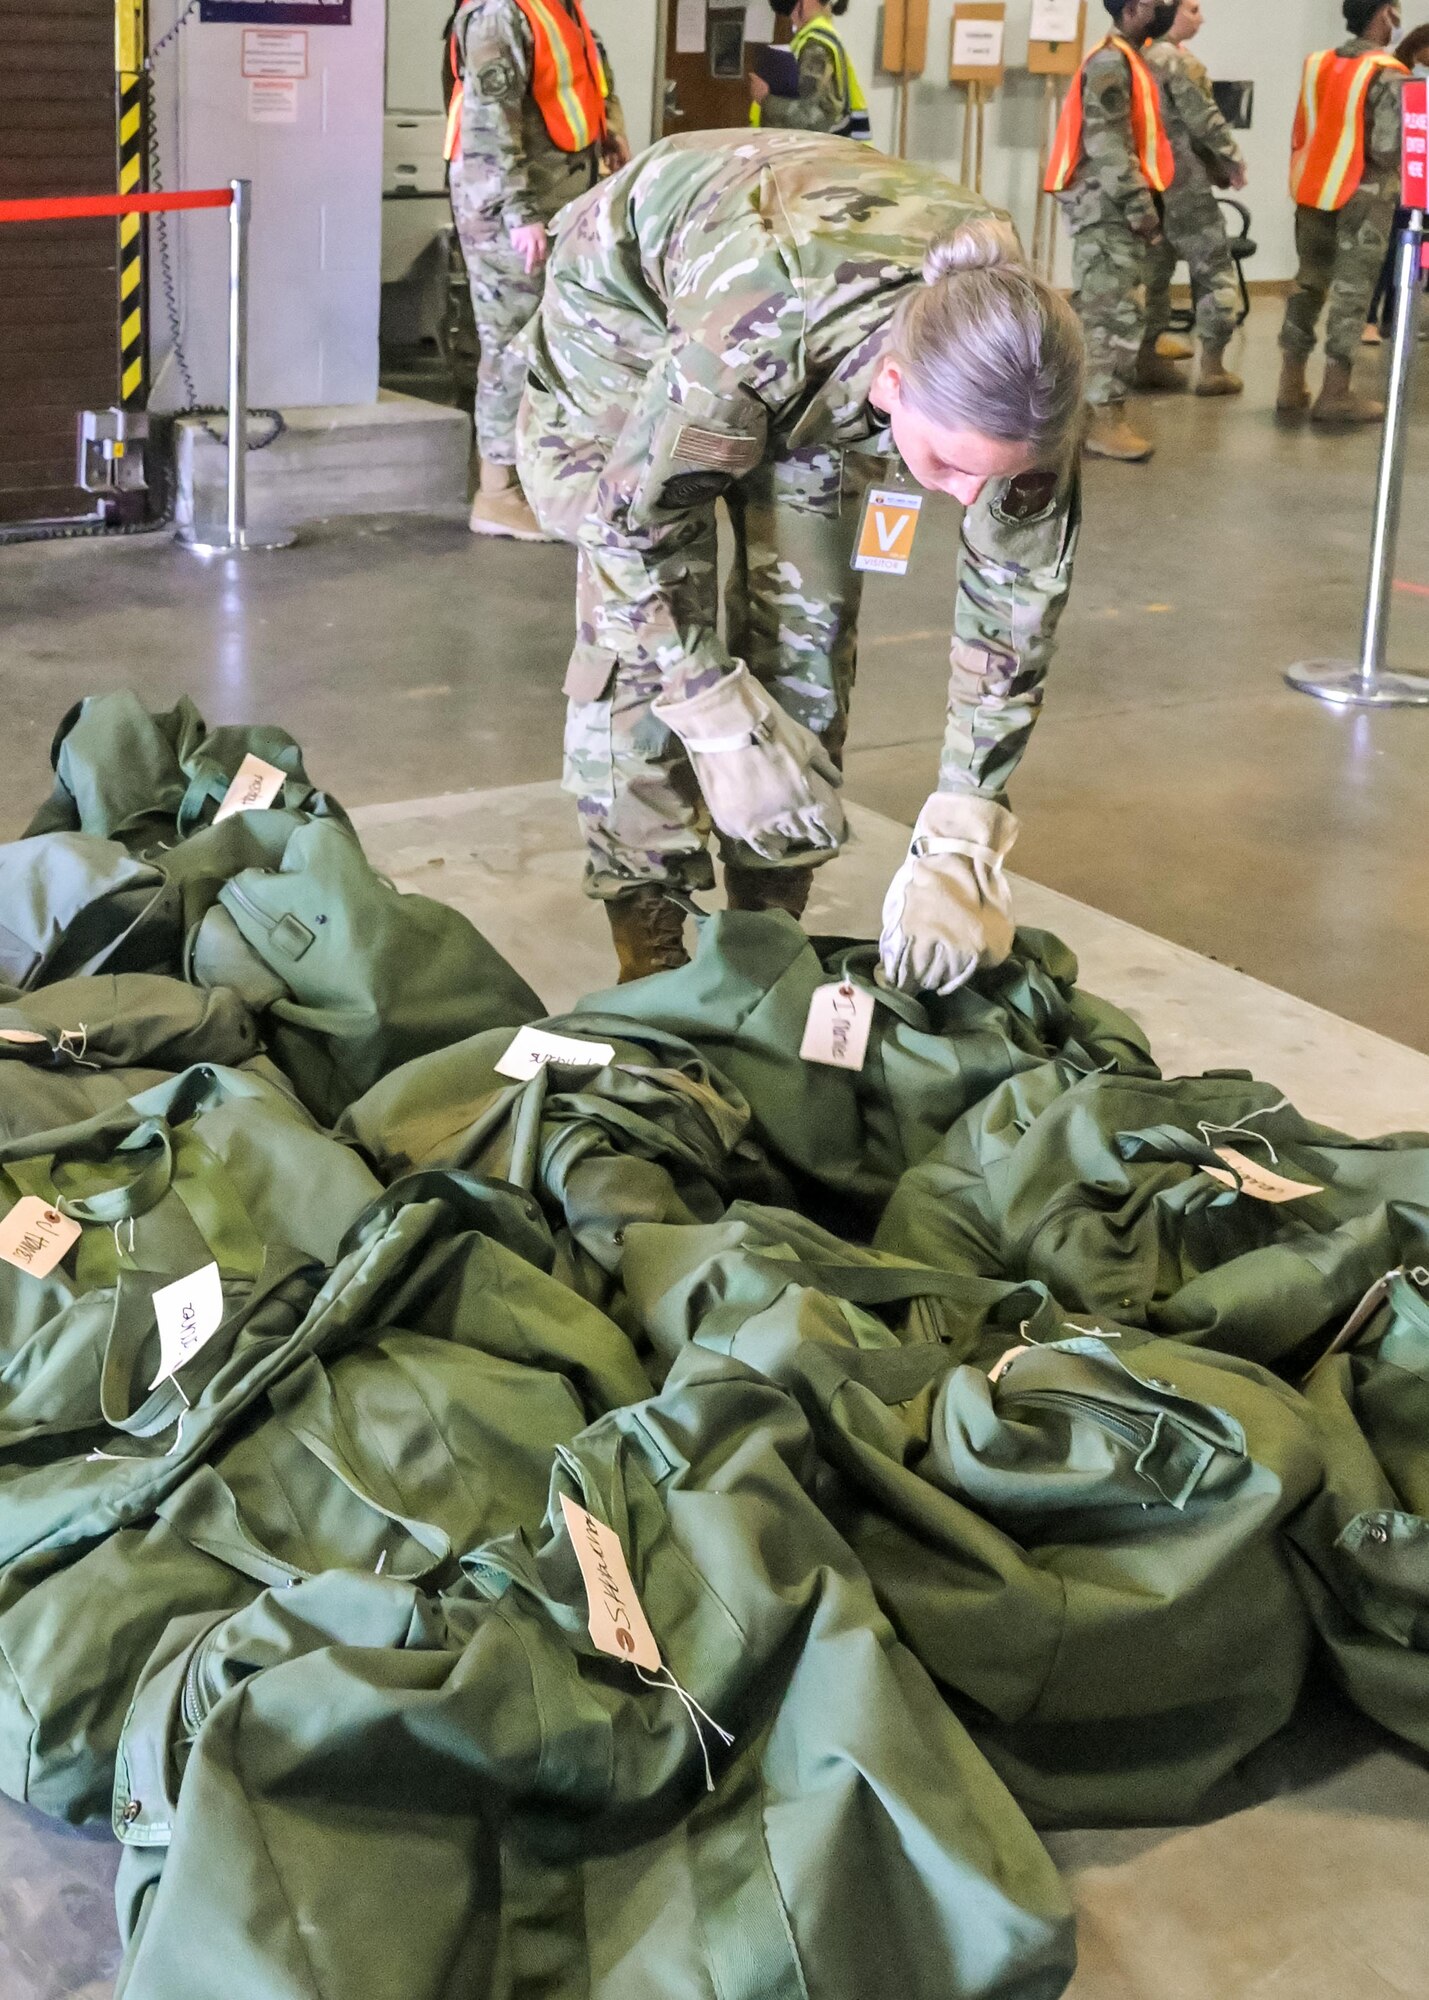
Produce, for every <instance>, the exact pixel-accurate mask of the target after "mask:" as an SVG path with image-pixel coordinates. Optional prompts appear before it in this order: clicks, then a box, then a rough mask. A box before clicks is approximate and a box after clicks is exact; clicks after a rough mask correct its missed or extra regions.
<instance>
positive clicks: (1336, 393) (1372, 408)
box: [1310, 361, 1384, 424]
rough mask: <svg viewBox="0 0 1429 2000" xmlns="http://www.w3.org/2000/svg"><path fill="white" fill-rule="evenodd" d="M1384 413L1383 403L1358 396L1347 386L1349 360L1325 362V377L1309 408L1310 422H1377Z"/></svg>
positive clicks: (1348, 384) (1348, 382)
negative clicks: (1312, 406)
mask: <svg viewBox="0 0 1429 2000" xmlns="http://www.w3.org/2000/svg"><path fill="white" fill-rule="evenodd" d="M1383 416H1384V404H1383V403H1374V402H1371V401H1370V399H1369V397H1368V396H1357V395H1356V394H1355V392H1354V390H1353V389H1352V388H1351V387H1350V364H1349V362H1348V361H1327V362H1326V363H1325V380H1324V383H1323V385H1322V386H1321V389H1320V393H1319V395H1318V396H1317V397H1316V398H1315V406H1314V408H1313V409H1312V410H1311V412H1310V421H1311V423H1312V424H1377V423H1379V422H1380V421H1381V420H1382V419H1383Z"/></svg>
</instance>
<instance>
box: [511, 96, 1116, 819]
mask: <svg viewBox="0 0 1429 2000" xmlns="http://www.w3.org/2000/svg"><path fill="white" fill-rule="evenodd" d="M992 212H994V211H992V210H991V209H990V207H989V204H988V203H987V202H985V201H984V200H983V199H982V197H981V196H979V195H975V194H971V193H969V192H968V191H967V190H966V189H963V188H958V187H955V186H954V185H953V184H952V182H950V181H948V180H945V179H944V178H943V176H942V175H941V174H939V173H937V172H935V171H934V169H933V168H931V167H927V166H923V165H920V164H915V163H913V162H910V161H900V160H891V159H886V158H884V157H882V156H881V155H879V154H877V153H871V152H870V151H869V149H868V148H867V147H866V146H864V145H862V144H860V143H859V142H858V141H857V140H851V139H839V138H834V137H832V136H828V135H824V134H817V135H816V134H812V133H807V134H806V133H793V132H783V133H781V132H760V133H754V134H750V135H748V136H747V137H744V138H737V139H732V138H731V137H730V136H729V134H727V133H721V132H696V133H691V134H689V135H688V136H686V137H682V138H679V139H667V140H663V141H661V143H660V144H658V145H656V146H654V147H652V148H651V149H650V151H649V152H647V153H644V154H642V155H641V157H640V158H639V159H638V160H636V161H634V162H633V163H632V164H631V165H630V166H629V167H627V168H626V169H625V171H624V172H623V173H621V174H618V175H617V176H616V177H615V178H614V179H612V180H609V181H606V182H605V183H603V184H602V186H601V187H599V188H598V189H596V190H594V191H593V192H592V193H591V194H589V195H587V196H586V197H585V198H584V199H583V200H581V201H579V202H577V203H575V204H574V205H573V206H572V207H571V208H570V209H568V210H567V211H566V213H565V215H564V216H563V217H562V218H561V223H560V227H559V231H558V234H557V238H556V242H555V244H554V247H553V250H552V256H551V261H550V265H549V268H548V272H547V284H546V293H545V300H544V303H543V306H542V309H541V312H540V314H539V315H538V317H537V319H536V320H534V321H533V322H532V324H531V326H530V328H529V329H528V330H527V334H526V335H525V340H526V342H527V349H528V355H529V359H530V363H531V368H532V372H533V375H534V377H535V379H536V380H537V381H538V382H539V383H541V384H542V385H543V386H544V387H545V388H546V389H547V390H548V391H549V392H550V396H551V398H552V399H553V401H554V405H555V407H556V408H557V409H558V410H559V412H560V430H561V434H562V435H563V436H564V437H567V438H571V439H577V440H589V441H590V442H591V445H592V447H593V448H596V449H598V450H599V453H600V456H601V459H602V462H603V471H602V475H601V478H600V480H599V485H598V487H597V489H596V497H595V502H594V505H593V507H592V509H591V511H590V513H589V515H588V516H587V518H586V520H585V523H584V525H583V527H582V529H581V532H580V536H579V539H580V543H581V546H582V547H583V548H586V549H588V550H589V551H590V552H591V554H592V557H593V560H594V561H595V563H596V565H597V567H598V568H599V569H600V571H601V573H602V574H603V575H604V576H606V577H607V578H609V579H612V580H618V583H619V596H620V599H621V609H620V610H619V612H618V614H615V613H613V614H612V616H618V617H619V618H621V619H625V620H635V621H637V622H638V624H639V626H640V630H641V633H642V636H643V637H644V639H645V641H646V643H647V644H650V645H653V647H654V649H655V651H656V652H657V654H658V655H659V657H660V659H661V669H662V672H666V673H667V675H669V676H678V677H679V678H680V679H681V680H683V681H684V682H685V683H686V685H688V684H689V681H690V680H691V679H692V678H694V677H695V676H696V675H700V676H702V675H703V673H704V672H705V670H712V671H714V672H728V671H729V669H730V667H731V665H732V661H731V659H730V656H729V654H728V653H727V652H726V651H725V649H724V646H723V644H722V642H721V640H720V639H719V637H718V635H717V633H716V631H715V630H714V629H713V625H712V623H705V622H701V623H700V624H699V625H698V628H697V629H690V626H689V624H688V622H684V623H682V621H681V617H680V610H679V607H680V604H681V603H683V602H684V601H685V600H684V596H683V595H682V592H681V590H680V589H679V588H678V587H677V586H678V584H679V583H680V581H681V580H682V579H683V576H684V573H685V559H684V550H685V547H686V546H687V544H688V540H689V523H690V517H691V515H692V514H694V513H697V512H699V511H702V510H703V511H706V512H707V510H708V509H709V508H710V507H711V506H712V505H713V502H714V500H715V498H716V497H717V496H718V494H719V493H720V492H721V491H722V490H723V489H724V488H725V487H727V486H728V485H729V484H730V483H731V482H732V481H733V480H734V479H735V478H737V477H739V476H740V474H742V473H744V472H748V471H751V470H753V468H754V467H755V466H756V465H758V464H760V463H761V462H763V461H765V460H767V459H779V458H782V457H784V456H785V455H786V454H788V453H790V452H792V451H796V450H798V449H800V448H802V447H806V446H807V447H816V446H817V447H820V448H824V449H831V450H834V451H841V452H843V453H859V454H871V455H873V456H874V457H877V456H887V455H888V454H889V453H890V452H891V449H892V441H891V438H890V436H889V433H888V429H887V420H886V418H885V417H884V416H883V414H882V413H881V412H880V411H878V410H875V409H874V408H872V407H871V405H870V403H869V400H868V392H869V388H870V386H871V383H872V379H873V375H874V372H875V370H876V368H877V365H878V362H879V360H880V358H881V356H882V354H883V351H884V348H885V345H886V342H887V338H888V331H889V323H890V321H891V320H892V318H893V315H894V313H895V311H896V309H897V307H898V305H899V302H900V301H901V300H902V299H903V298H905V297H906V296H907V295H908V294H909V292H911V291H912V290H913V289H914V288H915V287H916V286H918V285H919V284H921V283H922V277H921V267H922V262H923V258H924V255H925V253H926V250H927V247H928V245H929V243H930V242H931V240H932V239H933V238H934V237H935V236H938V235H940V234H942V233H943V232H944V231H946V230H948V229H951V228H953V227H955V226H956V225H957V224H958V223H961V222H964V221H967V220H969V219H971V218H973V217H975V216H982V215H987V214H989V213H992ZM1078 518H1079V489H1078V480H1077V474H1076V470H1075V468H1074V466H1070V465H1069V466H1068V467H1067V468H1064V469H1059V470H1058V471H1055V472H1053V473H1051V474H1048V475H1040V474H1039V475H1035V476H1034V477H1033V478H1031V479H1030V480H1020V481H1007V480H1001V481H995V482H993V483H991V484H990V485H989V486H988V487H987V488H986V489H985V490H984V493H983V495H982V497H981V499H980V500H979V501H978V503H977V505H976V506H975V507H973V508H971V509H969V510H968V512H967V514H966V516H965V518H964V523H963V560H962V565H961V568H960V572H959V582H958V595H957V604H956V610H955V618H954V627H955V639H954V647H953V652H954V676H953V688H952V690H951V693H950V733H949V742H950V744H952V743H953V742H954V740H955V739H956V742H957V743H958V744H959V745H960V746H962V747H961V748H959V749H957V750H955V751H953V752H952V753H951V754H950V755H949V756H945V759H944V769H943V775H942V782H943V783H944V784H945V785H946V786H947V787H949V788H953V787H956V786H973V787H977V788H979V789H986V790H989V791H997V790H999V789H1000V788H1001V786H1002V785H1003V783H1004V782H1005V780H1006V777H1007V775H1008V773H1009V772H1010V771H1011V769H1012V767H1013V766H1014V765H1015V764H1016V762H1017V760H1018V757H1019V756H1020V755H1021V752H1022V749H1023V747H1024V745H1025V742H1026V737H1027V732H1028V731H1029V730H1030V728H1031V726H1032V723H1033V721H1034V720H1035V718H1036V711H1037V707H1038V705H1039V703H1040V700H1041V683H1042V679H1043V677H1044V675H1045V672H1046V667H1047V663H1048V660H1049V659H1050V657H1051V651H1052V637H1053V633H1054V631H1055V628H1056V623H1057V619H1058V617H1059V616H1060V613H1061V609H1062V605H1063V603H1064V601H1065V598H1066V595H1067V590H1068V588H1069V585H1070V574H1071V560H1072V551H1073V547H1074V544H1075V540H1076V528H1077V523H1078ZM925 532H926V530H925ZM712 616H713V613H712V612H711V619H712ZM607 636H608V637H609V638H610V641H611V643H616V640H615V635H613V634H611V635H607ZM617 650H618V647H617Z"/></svg>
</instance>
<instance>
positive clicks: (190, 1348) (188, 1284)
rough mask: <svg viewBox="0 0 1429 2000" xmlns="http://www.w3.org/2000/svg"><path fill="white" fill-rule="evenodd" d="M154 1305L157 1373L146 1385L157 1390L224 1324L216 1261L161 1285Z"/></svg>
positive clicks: (220, 1286) (220, 1285)
mask: <svg viewBox="0 0 1429 2000" xmlns="http://www.w3.org/2000/svg"><path fill="white" fill-rule="evenodd" d="M153 1307H154V1318H155V1320H156V1321H157V1322H158V1327H159V1372H158V1374H157V1375H156V1376H155V1377H154V1379H153V1381H152V1382H151V1383H150V1384H149V1387H150V1388H151V1389H157V1388H158V1386H159V1384H160V1383H161V1382H167V1381H168V1379H169V1377H170V1376H171V1375H172V1374H173V1373H174V1372H175V1370H176V1369H179V1368H182V1367H183V1365H184V1363H185V1362H186V1361H191V1360H192V1359H193V1357H194V1355H196V1354H197V1353H198V1351H199V1349H200V1348H201V1347H205V1346H207V1344H208V1342H209V1341H210V1340H212V1339H213V1336H214V1335H215V1334H216V1333H217V1332H218V1329H219V1328H220V1326H222V1324H223V1280H222V1278H221V1277H220V1276H219V1270H218V1266H217V1264H205V1265H203V1266H202V1268H201V1269H199V1270H197V1271H194V1272H193V1273H191V1275H190V1276H189V1277H187V1278H179V1279H177V1280H176V1281H175V1282H174V1283H173V1284H172V1285H164V1286H162V1287H161V1288H160V1290H158V1291H157V1292H155V1294H154V1297H153Z"/></svg>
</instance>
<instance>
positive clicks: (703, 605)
mask: <svg viewBox="0 0 1429 2000" xmlns="http://www.w3.org/2000/svg"><path fill="white" fill-rule="evenodd" d="M553 411H554V405H553V403H551V402H550V400H549V399H548V398H547V397H546V396H545V395H544V394H543V393H542V392H541V391H539V390H537V391H534V392H533V393H530V394H528V397H527V400H526V403H525V405H524V406H523V410H522V422H521V428H520V464H521V481H522V485H523V486H524V487H525V490H526V493H527V495H528V497H529V498H530V501H531V505H532V506H533V508H534V509H535V511H536V513H537V516H538V517H539V519H540V520H541V522H542V524H543V526H545V527H547V528H550V529H551V530H552V531H554V532H556V533H560V534H562V535H564V536H565V537H566V539H568V540H571V541H576V543H577V548H578V558H577V583H576V616H577V638H576V645H575V649H574V651H573V652H572V655H571V662H570V667H569V670H568V672H567V675H566V683H565V691H566V694H567V697H568V700H569V706H568V709H567V713H566V743H565V777H564V784H565V788H566V790H567V791H568V792H571V793H573V794H574V796H575V798H576V800H577V803H578V810H579V813H580V821H581V830H582V832H583V834H584V836H585V841H586V848H587V853H588V860H587V866H586V882H585V886H586V892H587V894H589V895H591V896H595V897H598V898H601V899H608V898H611V897H614V896H618V895H620V894H622V893H623V892H625V891H627V890H629V889H631V888H633V887H635V886H637V885H639V884H641V883H647V882H661V883H668V884H669V885H671V886H672V887H674V888H678V889H681V890H684V891H685V892H686V893H695V892H697V891H701V890H707V889H711V888H713V886H714V866H713V863H712V861H711V859H710V854H709V842H710V837H711V833H712V832H713V831H714V829H712V827H711V824H710V819H709V815H708V813H707V812H706V810H705V805H704V801H703V799H702V798H701V797H700V793H699V788H698V786H697V784H696V782H695V778H694V773H693V771H692V770H691V768H690V764H689V760H688V758H687V757H686V755H685V752H684V748H683V746H682V745H681V743H680V741H679V738H678V737H676V736H675V735H673V734H672V733H671V731H670V730H668V729H667V728H665V726H664V724H663V723H661V722H660V721H659V719H658V718H657V717H656V716H655V715H654V714H653V712H652V704H653V703H654V701H655V699H656V697H657V696H658V695H659V694H660V693H661V691H662V688H664V687H665V686H666V685H667V684H668V681H669V673H668V665H667V664H666V665H662V663H661V661H660V660H659V659H657V657H656V651H655V648H654V646H653V645H647V644H646V643H644V642H643V640H642V635H641V629H640V599H641V597H642V596H648V593H649V589H650V582H651V579H652V576H653V577H654V578H655V579H656V580H657V582H658V587H659V588H660V590H661V592H662V594H663V596H664V597H665V599H666V600H667V602H669V603H670V604H671V605H672V606H673V609H674V614H675V619H676V623H677V624H678V626H679V628H680V629H681V630H682V631H685V632H695V631H698V630H700V629H709V628H712V627H713V626H714V625H715V623H716V621H717V618H718V614H719V601H718V600H719V569H718V548H717V537H716V525H715V510H714V508H713V506H711V507H709V508H707V509H702V510H700V511H698V512H693V513H690V514H686V515H684V516H682V517H680V518H679V519H678V520H677V521H675V522H672V523H671V524H670V525H669V526H666V527H662V528H659V529H652V530H649V531H648V532H647V533H645V534H642V536H641V537H640V546H638V547H637V546H636V544H635V543H634V542H632V543H631V544H630V545H629V546H628V547H626V546H611V545H605V546H601V545H595V544H593V543H592V542H591V541H590V540H589V539H588V538H586V537H581V535H580V529H581V526H582V523H583V521H585V520H586V519H587V517H588V515H589V511H590V509H589V503H590V500H591V497H592V495H593V493H594V488H595V485H596V482H597V481H598V479H599V477H600V473H601V470H602V467H603V463H604V451H603V449H602V447H601V446H600V445H598V444H593V443H591V442H589V441H584V442H583V441H579V440H577V441H574V442H573V441H570V440H569V439H567V438H565V437H563V436H562V435H561V434H560V431H559V428H558V425H557V423H556V422H555V421H553V420H552V419H553ZM542 418H544V419H545V420H544V421H541V419H542ZM845 464H847V466H848V467H849V470H848V471H845ZM879 466H880V462H879V461H877V460H872V459H869V460H866V461H860V460H858V459H855V458H853V457H850V458H849V459H848V460H847V461H845V460H844V458H843V455H842V454H841V453H839V452H836V451H830V450H827V449H825V448H822V447H816V448H813V449H809V450H804V451H797V452H793V453H790V454H789V455H788V456H787V457H784V458H780V459H774V460H771V461H769V462H768V463H766V464H764V465H761V466H758V467H756V468H755V470H754V471H753V472H751V473H749V474H747V475H746V476H745V477H744V478H743V479H740V480H738V481H737V482H736V483H735V484H734V485H733V486H732V487H731V488H730V489H729V491H728V493H727V495H726V506H727V508H728V511H729V518H730V524H731V526H732V528H733V531H734V559H733V565H732V568H731V570H730V573H729V576H728V579H727V581H726V586H725V620H726V633H727V639H728V645H729V650H730V652H731V653H732V654H733V655H734V656H735V657H736V658H737V659H743V660H745V661H746V662H747V663H748V666H749V670H750V672H751V673H752V674H754V675H755V676H756V678H757V679H758V680H759V681H761V682H762V683H763V685H764V686H765V687H766V688H767V689H768V690H769V692H770V693H771V694H772V695H773V697H774V699H775V700H776V701H777V702H778V703H779V704H780V706H781V707H782V708H783V709H784V710H785V711H786V712H787V713H788V714H790V715H792V716H794V717H795V718H796V719H797V720H798V721H800V722H802V723H803V724H804V726H805V727H806V728H808V729H811V730H813V731H814V733H815V734H816V735H817V736H819V737H820V738H821V739H822V741H823V742H824V744H825V745H826V746H827V747H828V749H829V751H830V752H831V753H832V755H833V756H834V757H835V759H837V758H839V757H840V756H841V754H842V750H843V744H844V738H845V735H846V733H847V727H848V708H849V699H850V696H851V694H852V692H853V682H854V670H855V655H856V646H857V621H858V610H859V601H860V595H861V588H862V583H863V579H862V576H861V575H859V574H858V573H857V572H856V571H854V570H851V569H850V568H849V562H850V559H851V557H852V554H853V546H854V541H855V538H856V535H857V530H858V518H859V512H860V507H861V504H862V494H863V489H864V486H865V485H866V484H867V483H868V481H869V479H871V478H872V477H873V476H874V475H875V474H876V473H877V472H878V470H879ZM718 838H719V847H720V855H721V859H722V860H724V861H725V862H726V863H729V862H734V863H736V864H737V865H738V866H740V867H746V868H762V867H767V866H768V863H766V862H763V861H761V860H760V858H759V857H758V856H757V855H756V854H754V853H753V852H752V850H750V849H748V848H746V847H744V846H742V845H741V844H739V843H737V842H734V841H730V840H727V839H725V838H724V837H723V836H722V835H721V836H719V837H718Z"/></svg>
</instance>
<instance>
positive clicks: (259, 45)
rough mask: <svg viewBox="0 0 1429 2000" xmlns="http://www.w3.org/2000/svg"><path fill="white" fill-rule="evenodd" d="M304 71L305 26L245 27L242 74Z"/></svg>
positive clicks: (299, 74)
mask: <svg viewBox="0 0 1429 2000" xmlns="http://www.w3.org/2000/svg"><path fill="white" fill-rule="evenodd" d="M307 73H308V34H307V30H306V28H245V29H244V30H243V74H244V75H245V76H247V77H256V76H263V77H273V76H291V77H305V76H306V75H307Z"/></svg>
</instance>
